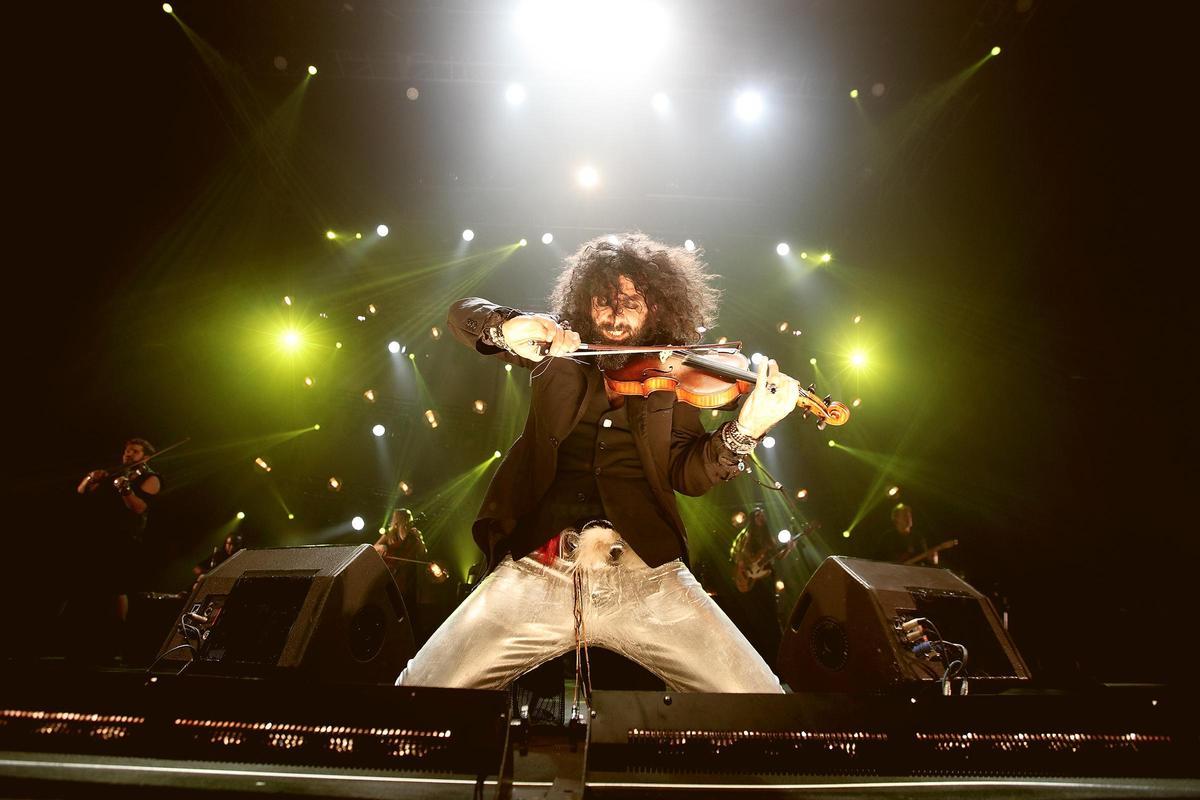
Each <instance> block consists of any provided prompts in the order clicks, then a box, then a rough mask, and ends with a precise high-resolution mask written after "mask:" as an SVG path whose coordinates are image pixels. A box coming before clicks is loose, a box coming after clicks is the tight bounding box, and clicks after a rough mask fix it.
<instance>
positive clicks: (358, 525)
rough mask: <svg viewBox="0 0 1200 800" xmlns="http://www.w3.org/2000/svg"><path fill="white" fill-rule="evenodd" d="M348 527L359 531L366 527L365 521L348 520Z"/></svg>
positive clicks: (358, 518)
mask: <svg viewBox="0 0 1200 800" xmlns="http://www.w3.org/2000/svg"><path fill="white" fill-rule="evenodd" d="M350 527H351V528H354V530H356V531H361V530H362V529H363V528H365V527H367V521H366V520H365V519H363V518H362V517H355V518H354V519H352V520H350Z"/></svg>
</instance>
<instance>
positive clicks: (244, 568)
mask: <svg viewBox="0 0 1200 800" xmlns="http://www.w3.org/2000/svg"><path fill="white" fill-rule="evenodd" d="M188 645H190V647H189V646H188ZM189 651H190V652H189ZM414 652H415V647H414V645H413V635H412V625H411V623H410V621H409V618H408V613H407V611H406V610H405V607H404V600H403V598H402V597H401V596H400V591H399V589H398V588H397V587H396V582H395V581H394V580H393V579H392V576H391V574H390V573H389V572H388V570H387V568H386V567H385V566H384V563H383V560H382V559H381V558H379V555H378V554H377V553H376V552H375V551H374V550H373V549H372V548H371V547H370V545H366V544H361V545H317V546H309V547H281V548H275V549H264V550H242V551H240V552H238V553H235V554H234V555H233V556H231V557H230V558H229V559H228V560H227V561H225V563H223V564H221V565H220V566H218V567H217V568H216V569H214V570H212V571H211V572H209V573H208V575H207V576H205V578H204V580H203V581H202V582H201V583H200V585H199V586H197V587H196V588H195V590H194V591H193V592H192V595H191V597H189V598H188V600H187V602H186V603H185V605H184V610H183V614H182V615H181V617H180V619H179V620H178V621H177V624H176V625H175V627H174V628H173V629H172V630H171V632H170V634H169V635H168V637H167V641H166V642H165V643H164V644H163V646H162V649H161V650H160V651H159V659H158V661H157V662H156V663H157V665H158V666H159V667H162V666H163V665H171V671H177V670H178V669H180V668H181V662H184V661H188V660H189V658H190V659H191V661H192V663H191V664H188V665H187V671H188V672H189V673H200V674H208V675H240V676H262V677H266V676H273V677H277V676H286V675H301V674H303V675H305V676H307V677H313V678H318V679H323V680H334V681H342V682H365V683H381V682H388V683H390V682H391V681H393V680H395V678H396V676H397V675H398V674H400V670H402V669H403V668H404V665H405V664H407V663H408V659H409V658H411V657H412V655H413V653H414Z"/></svg>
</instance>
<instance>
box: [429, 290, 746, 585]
mask: <svg viewBox="0 0 1200 800" xmlns="http://www.w3.org/2000/svg"><path fill="white" fill-rule="evenodd" d="M493 313H496V314H500V315H501V316H503V317H505V318H508V317H512V316H515V315H516V314H518V313H520V312H518V311H516V310H514V309H511V308H506V307H504V306H497V305H494V304H492V303H489V302H488V301H486V300H483V299H480V298H477V297H470V298H467V299H465V300H459V301H458V302H457V303H455V304H454V305H452V306H451V307H450V313H449V316H448V318H447V325H448V327H449V329H450V331H451V332H452V333H453V334H454V336H455V338H457V339H458V340H459V341H460V342H462V343H463V344H465V345H467V346H468V347H471V348H472V349H474V350H475V351H476V352H479V353H482V354H484V355H491V356H495V357H497V358H501V359H503V360H504V361H507V362H509V363H511V364H515V365H518V366H522V367H525V368H531V367H534V366H535V364H534V362H532V361H529V360H527V359H524V358H521V357H519V356H516V355H513V354H512V353H509V352H507V351H504V350H498V349H497V348H495V347H492V346H490V345H488V344H485V343H484V341H483V340H482V339H481V338H480V337H481V336H482V334H483V331H484V327H485V326H486V323H487V321H488V319H489V318H491V316H492V314H493ZM536 366H537V367H538V374H537V377H536V378H534V379H533V382H532V389H533V394H532V397H531V399H530V405H529V415H528V417H527V418H526V420H525V430H524V432H522V434H521V436H520V437H518V439H517V440H516V441H515V442H514V443H513V444H512V446H511V447H510V448H509V450H508V453H507V454H506V455H505V456H504V460H503V461H501V462H500V467H499V468H498V469H497V470H496V474H495V475H494V476H493V477H492V482H491V485H489V486H488V491H487V495H486V497H485V498H484V501H483V507H482V508H481V509H480V510H479V514H478V517H477V518H476V520H475V524H474V526H473V527H472V533H473V535H474V537H475V542H476V544H478V545H479V547H480V548H481V549H482V550H483V552H484V553H486V554H487V556H488V566H489V568H491V567H494V566H495V565H496V563H497V562H498V561H499V559H500V558H502V557H503V555H504V553H505V552H509V551H511V552H512V553H513V555H514V557H520V556H523V555H525V554H527V553H528V552H530V551H531V550H533V549H535V548H537V547H539V546H541V545H542V544H543V543H542V542H520V541H506V539H507V537H508V536H509V534H510V533H511V531H512V530H513V528H514V526H515V524H516V520H517V519H519V518H520V517H522V516H524V515H525V514H527V513H529V512H530V511H531V510H532V509H533V508H535V506H536V504H537V503H538V501H539V500H541V498H542V497H543V496H544V495H545V494H546V491H547V490H548V489H549V488H550V485H551V484H552V483H553V481H554V477H555V474H556V471H557V468H558V446H559V444H560V443H561V442H563V441H564V440H565V439H566V438H567V437H568V436H569V435H570V434H571V431H572V430H573V429H574V428H575V426H576V425H577V424H578V423H579V420H580V419H581V418H582V417H583V414H584V411H585V410H586V404H587V397H588V393H589V392H590V391H592V389H593V388H594V384H595V383H596V382H598V381H600V380H601V375H600V373H599V371H597V370H596V369H594V368H592V367H591V366H590V365H587V366H585V365H582V364H579V363H578V362H576V361H573V360H571V359H568V358H554V359H550V360H549V362H548V363H546V362H543V363H541V364H538V365H536ZM625 410H626V414H627V416H628V419H629V427H630V430H631V431H632V433H633V439H634V443H635V445H636V446H637V451H638V456H639V457H640V459H641V462H642V468H643V470H644V471H645V474H646V482H647V483H648V484H649V486H650V489H651V494H652V496H653V497H654V500H655V501H656V502H657V503H658V505H659V506H660V507H661V509H662V510H663V511H664V512H666V515H667V518H668V519H669V520H670V521H671V527H672V528H674V531H675V539H674V541H661V538H662V537H661V536H660V537H655V539H653V540H648V539H646V538H644V537H643V536H642V535H640V533H639V531H637V530H623V531H620V533H621V535H622V536H624V537H625V539H626V541H628V542H629V544H630V545H631V546H632V547H633V549H634V550H636V551H637V553H638V555H639V556H641V557H642V559H643V560H645V562H646V563H647V564H649V565H650V566H658V565H659V564H663V563H666V562H667V561H670V560H672V559H674V558H679V557H680V556H683V557H684V558H686V557H687V531H686V530H685V529H684V526H683V520H682V519H680V517H679V509H678V508H677V506H676V504H675V492H682V493H684V494H687V495H693V496H698V495H702V494H704V493H705V492H707V491H708V490H709V489H711V488H712V487H713V486H715V485H716V484H717V483H719V482H721V481H726V480H729V479H731V478H733V477H736V476H737V475H738V474H740V472H741V470H740V468H739V467H740V466H741V461H740V459H739V457H738V456H736V455H734V454H733V453H732V452H730V450H729V449H728V448H726V447H725V446H724V445H723V444H722V443H721V441H720V438H719V437H717V436H716V435H715V434H713V433H709V432H707V431H705V429H704V426H703V425H702V424H701V423H700V412H699V410H698V409H696V408H695V407H693V406H690V405H687V404H686V403H677V402H676V401H675V395H674V394H673V393H671V392H655V393H653V394H651V395H650V396H649V397H646V398H641V397H627V398H626V403H625ZM618 502H623V503H628V504H631V505H630V506H629V507H628V508H623V509H622V511H623V512H625V513H622V514H621V515H620V516H622V517H623V518H628V517H630V516H633V515H634V514H637V513H639V512H644V513H653V509H648V508H640V509H639V508H638V507H637V506H638V505H639V504H640V505H643V506H644V505H645V502H646V501H645V499H644V498H643V497H642V496H640V495H634V494H633V493H630V494H629V495H627V496H624V497H622V498H620V499H619V500H618ZM608 511H609V513H610V514H613V513H614V511H613V509H608ZM614 516H615V514H614ZM501 542H503V543H504V545H505V546H504V547H503V548H499V547H497V545H499V544H500V543H501Z"/></svg>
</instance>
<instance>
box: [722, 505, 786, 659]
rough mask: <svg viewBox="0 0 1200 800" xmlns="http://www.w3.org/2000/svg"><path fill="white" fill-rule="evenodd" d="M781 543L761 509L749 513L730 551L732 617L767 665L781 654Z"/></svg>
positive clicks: (765, 513)
mask: <svg viewBox="0 0 1200 800" xmlns="http://www.w3.org/2000/svg"><path fill="white" fill-rule="evenodd" d="M779 551H780V547H779V541H778V540H777V539H776V538H775V536H774V535H772V533H771V529H770V527H768V525H767V512H766V511H765V510H764V509H763V508H762V507H761V506H760V507H757V508H755V509H754V511H752V512H751V513H750V518H749V520H747V522H746V527H744V528H742V529H741V531H739V532H738V534H737V536H735V537H734V539H733V544H732V545H731V546H730V548H729V560H730V561H731V562H733V585H734V586H735V587H736V588H737V594H736V595H735V596H733V597H731V598H730V603H729V604H730V605H731V606H734V607H735V608H731V609H730V611H731V612H732V613H731V614H730V616H731V617H732V618H733V620H734V622H735V623H736V624H737V626H738V627H739V628H741V630H742V633H743V634H745V636H746V638H747V639H749V640H750V644H752V645H753V646H754V649H755V650H757V651H758V652H759V654H760V655H761V656H762V657H763V659H764V660H766V662H767V663H768V664H774V661H775V657H776V655H777V654H778V653H779V640H780V629H779V613H778V609H777V607H776V601H775V560H776V557H777V556H779V555H780V552H779Z"/></svg>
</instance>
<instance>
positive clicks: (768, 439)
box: [762, 436, 775, 449]
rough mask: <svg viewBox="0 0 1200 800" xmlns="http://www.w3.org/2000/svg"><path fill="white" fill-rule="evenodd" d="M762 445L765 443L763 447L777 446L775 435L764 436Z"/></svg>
mask: <svg viewBox="0 0 1200 800" xmlns="http://www.w3.org/2000/svg"><path fill="white" fill-rule="evenodd" d="M762 445H763V447H766V448H768V449H769V448H772V447H774V446H775V437H774V436H764V437H763V440H762Z"/></svg>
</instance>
